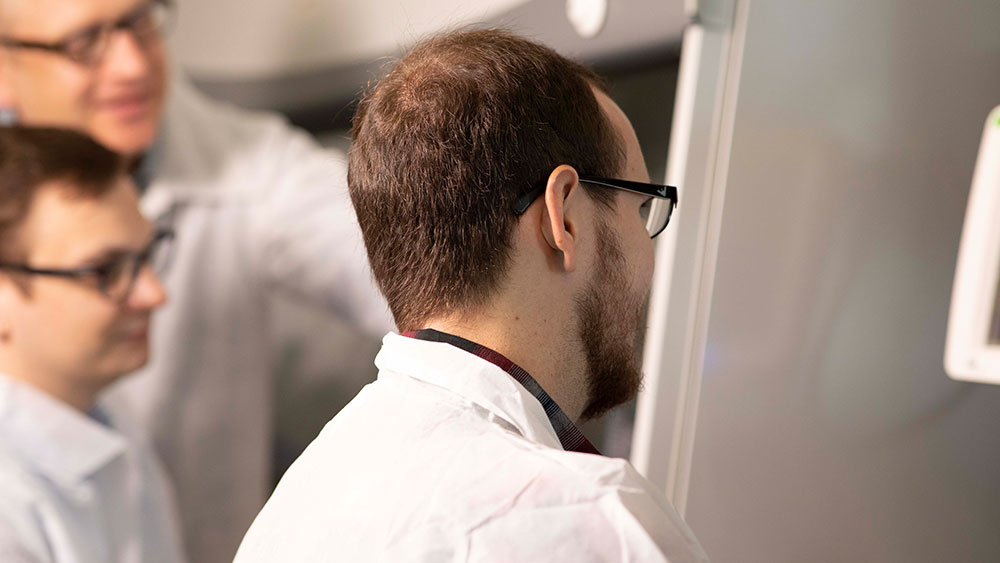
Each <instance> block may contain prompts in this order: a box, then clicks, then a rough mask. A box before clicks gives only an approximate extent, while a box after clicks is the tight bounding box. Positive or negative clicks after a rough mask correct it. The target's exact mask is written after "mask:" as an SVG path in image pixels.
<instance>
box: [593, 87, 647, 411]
mask: <svg viewBox="0 0 1000 563" xmlns="http://www.w3.org/2000/svg"><path fill="white" fill-rule="evenodd" d="M595 95H597V99H598V102H599V103H600V104H601V107H602V108H603V109H604V111H605V114H606V115H607V116H608V118H609V119H610V120H611V123H612V124H613V125H614V126H615V129H616V130H617V131H618V134H619V135H620V137H621V139H622V141H623V142H624V145H625V166H624V168H623V170H622V172H621V173H620V174H619V177H620V178H621V179H623V180H634V181H638V182H648V181H649V176H648V174H647V173H646V163H645V160H644V159H643V157H642V152H641V150H640V149H639V141H638V139H637V138H636V136H635V131H633V129H632V125H631V124H630V123H629V121H628V118H626V117H625V114H624V113H622V111H621V109H620V108H619V107H618V106H617V105H616V104H615V103H614V102H613V101H611V99H610V98H608V97H607V96H606V95H605V94H603V93H602V92H596V91H595ZM648 199H649V197H648V196H642V195H639V194H634V193H630V192H624V191H618V192H617V193H616V194H615V206H614V209H613V210H611V211H600V212H598V224H597V229H596V233H597V238H598V240H597V249H598V252H597V256H598V258H597V260H598V262H597V264H596V265H595V267H594V271H593V273H592V274H591V279H590V283H589V284H588V285H587V287H586V288H585V289H584V291H583V292H582V293H581V294H580V295H578V296H577V298H576V304H577V318H578V322H579V334H580V340H581V341H582V343H583V349H584V351H585V353H586V355H587V380H588V384H589V400H588V403H587V405H586V406H585V408H584V412H583V415H582V418H584V419H588V418H594V417H597V416H600V415H601V414H603V413H604V412H606V411H607V410H609V409H611V408H612V407H615V406H618V405H620V404H622V403H625V402H628V401H630V400H631V399H632V398H634V397H635V395H636V393H638V391H639V386H640V384H641V383H642V372H641V367H640V362H639V357H640V353H639V352H640V351H639V348H638V342H639V337H640V335H641V333H642V330H643V328H644V322H643V321H644V317H643V303H644V302H645V299H646V295H647V294H648V293H649V288H650V284H651V283H652V277H653V243H652V240H650V238H649V232H648V231H647V230H646V224H645V220H644V219H643V217H644V216H643V214H642V212H641V209H640V208H641V207H642V206H643V204H644V203H645V202H646V201H647V200H648Z"/></svg>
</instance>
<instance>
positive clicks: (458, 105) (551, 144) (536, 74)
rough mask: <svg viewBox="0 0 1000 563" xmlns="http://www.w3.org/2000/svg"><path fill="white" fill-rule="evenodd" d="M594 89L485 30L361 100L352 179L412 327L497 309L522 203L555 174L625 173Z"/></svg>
mask: <svg viewBox="0 0 1000 563" xmlns="http://www.w3.org/2000/svg"><path fill="white" fill-rule="evenodd" d="M595 87H596V88H599V89H602V90H603V89H604V86H603V82H602V81H601V79H600V78H599V77H598V76H597V75H596V74H594V73H593V72H592V71H590V70H589V69H587V68H585V67H583V66H581V65H579V64H577V63H575V62H573V61H570V60H568V59H566V58H564V57H562V56H560V55H559V54H557V53H556V52H554V51H553V50H551V49H549V48H547V47H544V46H542V45H539V44H537V43H533V42H531V41H528V40H526V39H523V38H521V37H517V36H515V35H513V34H510V33H507V32H504V31H498V30H478V31H462V32H454V33H449V34H446V35H442V36H438V37H435V38H432V39H430V40H428V41H425V42H423V43H422V44H420V45H419V46H417V47H416V48H414V49H413V50H412V51H411V52H410V53H409V54H407V55H406V56H405V57H403V59H402V60H400V61H399V62H398V63H397V64H396V66H395V67H394V68H393V69H392V70H391V71H390V72H389V74H388V75H387V76H386V77H385V78H384V79H382V80H381V81H380V82H379V83H378V84H377V85H376V86H375V87H374V89H372V90H371V91H369V92H368V93H367V94H366V95H365V96H364V97H363V98H362V99H361V101H360V103H359V105H358V109H357V113H356V114H355V117H354V127H353V132H352V136H353V144H352V146H351V150H350V156H349V168H348V180H347V181H348V186H349V188H350V193H351V200H352V202H353V204H354V208H355V211H356V212H357V216H358V222H359V223H360V225H361V230H362V233H363V235H364V240H365V246H366V248H367V250H368V257H369V260H370V262H371V266H372V272H373V273H374V276H375V279H376V281H377V282H378V284H379V287H380V288H381V290H382V293H383V294H384V295H385V297H386V300H387V301H388V303H389V308H390V309H391V310H392V314H393V316H394V317H395V319H396V324H397V325H398V327H399V328H400V330H408V329H416V328H422V323H424V322H426V321H427V319H429V318H430V317H432V316H433V315H443V314H450V313H454V312H457V311H460V310H462V309H466V308H469V307H474V306H476V305H480V304H482V303H483V302H484V301H485V300H486V298H487V297H488V296H489V295H490V294H491V293H492V292H493V291H494V290H495V289H496V288H497V287H498V286H499V284H500V283H501V282H502V281H503V279H504V277H505V275H506V273H507V268H508V265H509V262H510V251H511V238H512V233H513V228H514V225H515V224H516V223H517V220H518V219H517V217H516V216H515V214H514V213H513V212H512V210H511V208H512V205H513V203H514V201H515V200H516V199H517V198H518V197H519V196H521V195H523V194H524V193H526V192H528V191H530V190H531V188H532V187H533V186H535V185H538V183H539V182H544V181H545V180H546V179H547V177H548V175H549V173H550V172H551V171H552V170H553V169H554V168H555V167H556V166H559V165H560V164H569V165H571V166H573V167H575V168H576V169H577V171H578V172H579V173H580V174H589V175H595V176H613V175H615V174H616V173H618V172H619V170H620V168H621V166H622V163H623V162H624V149H623V145H622V140H621V139H620V137H619V135H618V133H617V132H616V131H615V129H614V127H613V125H612V124H611V123H610V121H609V120H608V118H607V117H606V116H605V114H604V112H603V111H602V110H601V107H600V105H599V104H598V102H597V99H596V97H595V96H594V93H593V91H592V88H595ZM584 189H585V190H586V191H587V193H588V194H590V196H591V197H592V198H593V199H595V200H596V201H598V202H599V203H601V204H604V205H610V203H611V201H612V200H613V198H614V193H613V192H612V191H609V190H603V191H601V190H598V189H595V188H591V187H590V186H586V185H584Z"/></svg>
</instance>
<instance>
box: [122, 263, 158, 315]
mask: <svg viewBox="0 0 1000 563" xmlns="http://www.w3.org/2000/svg"><path fill="white" fill-rule="evenodd" d="M166 302H167V290H166V289H164V288H163V283H161V282H160V279H159V278H158V277H157V276H156V273H155V272H154V271H153V268H152V266H150V265H149V264H146V265H144V266H143V267H142V270H140V271H139V277H138V278H137V279H136V280H135V286H133V287H132V292H131V293H130V294H129V296H128V306H129V308H131V309H135V310H141V311H145V310H152V309H156V308H157V307H159V306H161V305H163V304H164V303H166Z"/></svg>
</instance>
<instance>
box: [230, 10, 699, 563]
mask: <svg viewBox="0 0 1000 563" xmlns="http://www.w3.org/2000/svg"><path fill="white" fill-rule="evenodd" d="M352 135H353V141H354V142H353V144H352V145H351V150H350V157H349V172H348V184H349V186H350V190H351V199H352V201H353V203H354V207H355V209H356V210H357V214H358V220H359V222H360V224H361V229H362V232H363V233H364V239H365V246H366V247H367V249H368V255H369V258H370V260H371V264H372V271H373V272H374V275H375V279H376V280H377V281H378V283H379V286H380V287H381V289H382V291H383V293H384V294H385V296H386V299H387V300H388V302H389V306H390V308H391V309H392V312H393V315H394V316H395V319H396V323H397V325H398V326H399V328H400V329H401V330H402V331H403V332H402V334H396V333H389V334H388V335H386V336H385V338H384V339H383V341H382V349H381V351H380V352H379V353H378V357H377V358H376V360H375V363H376V365H377V366H378V367H379V369H380V371H379V375H378V380H377V381H376V382H375V383H372V384H370V385H368V386H367V387H365V389H364V390H363V391H362V392H361V393H360V394H359V395H358V396H357V397H356V398H355V399H354V400H353V401H351V403H350V404H348V405H347V407H345V408H344V409H343V410H342V411H341V412H340V413H339V414H338V415H337V416H336V417H335V418H334V419H333V420H332V421H330V422H329V423H328V424H327V426H326V427H325V428H324V429H323V432H322V433H321V434H320V435H319V437H317V438H316V440H315V441H313V443H312V444H311V445H310V446H309V447H308V448H307V449H306V451H305V452H304V453H303V454H302V456H301V457H300V458H299V459H298V460H297V461H296V462H295V463H294V464H293V465H292V466H291V468H289V470H288V471H287V472H286V473H285V476H284V477H283V478H282V480H281V482H280V483H279V484H278V487H277V488H276V489H275V492H274V494H273V495H272V496H271V498H270V500H268V502H267V504H266V505H265V506H264V509H263V510H262V511H261V513H260V514H259V515H258V516H257V519H256V520H255V521H254V523H253V526H251V528H250V530H249V531H248V532H247V535H246V537H245V538H244V540H243V543H242V544H241V546H240V551H239V552H238V553H237V556H236V561H237V562H238V563H263V562H278V561H393V562H405V561H477V562H488V561H495V562H498V563H499V562H508V561H530V562H532V563H540V562H546V561H551V562H565V561H601V562H615V561H620V562H625V561H628V562H639V561H642V562H665V561H671V562H673V563H679V562H684V561H704V560H705V559H706V558H705V554H704V552H703V551H702V549H701V547H700V546H699V545H698V541H697V540H696V539H695V537H694V535H693V534H692V533H691V531H690V530H689V529H688V527H687V525H686V524H685V523H684V521H683V520H682V519H681V517H680V516H679V515H678V514H677V512H676V511H674V509H673V507H671V506H670V503H669V502H667V499H666V498H664V496H663V495H662V493H660V492H658V491H656V489H655V487H653V485H652V484H650V483H649V482H648V481H646V480H645V479H643V478H642V477H641V476H640V475H639V474H638V473H636V471H635V470H634V469H633V468H632V466H631V465H629V464H628V462H626V461H625V460H622V459H611V458H606V457H603V456H601V455H600V453H599V452H598V451H597V449H596V448H595V447H594V446H593V445H592V444H591V443H590V442H589V441H588V440H587V438H586V437H584V435H583V434H582V433H581V432H580V430H579V429H578V428H577V426H576V424H577V423H578V422H579V421H581V420H586V419H590V418H593V417H597V416H600V415H601V414H603V413H605V412H606V411H607V410H608V409H610V408H612V407H614V406H616V405H619V404H621V403H624V402H626V401H628V400H629V399H631V398H632V397H634V396H635V393H636V392H637V390H638V388H639V384H640V381H641V376H640V370H639V362H638V352H639V350H638V345H637V341H638V337H639V335H640V333H641V331H642V324H643V314H642V312H643V300H644V299H645V296H646V294H647V292H648V291H649V286H650V283H651V279H652V274H653V243H652V241H651V238H652V237H654V236H656V235H657V234H658V233H660V232H661V231H662V230H663V229H664V228H665V227H666V226H667V222H668V220H669V218H670V213H671V211H672V210H673V208H674V206H675V205H676V203H677V191H676V189H674V188H673V187H671V186H663V185H654V184H649V183H648V182H649V178H648V176H647V174H646V166H645V162H644V160H643V157H642V153H641V151H640V149H639V144H638V140H637V139H636V135H635V132H634V131H633V129H632V125H631V124H630V123H629V121H628V118H626V117H625V114H624V113H622V110H621V109H620V108H619V107H618V106H617V105H616V104H615V103H614V102H613V101H612V100H611V98H609V97H608V94H607V93H606V92H605V90H604V88H603V86H602V82H601V80H600V78H598V77H597V76H596V75H594V73H592V72H591V71H589V70H588V69H586V68H583V67H581V66H580V65H578V64H576V63H573V62H572V61H569V60H567V59H565V58H563V57H561V56H559V55H558V54H556V53H555V52H553V51H552V50H550V49H548V48H546V47H544V46H542V45H538V44H536V43H532V42H530V41H528V40H525V39H522V38H519V37H517V36H514V35H511V34H507V33H504V32H499V31H490V30H485V31H472V32H460V33H453V34H448V35H443V36H440V37H437V38H433V39H431V40H429V41H426V42H424V43H423V44H421V45H419V46H417V47H416V48H415V49H413V50H412V51H410V53H409V54H407V55H406V56H405V57H404V58H403V59H402V60H401V61H400V62H399V63H398V64H397V65H396V66H395V67H394V68H393V69H392V70H391V71H390V72H389V74H388V75H387V76H386V77H385V78H383V79H382V80H381V81H380V82H379V83H378V84H377V85H376V86H375V87H374V89H372V90H371V91H370V92H369V93H367V94H366V95H365V96H364V97H363V98H362V100H361V102H360V103H359V105H358V110H357V113H356V114H355V118H354V126H353V132H352Z"/></svg>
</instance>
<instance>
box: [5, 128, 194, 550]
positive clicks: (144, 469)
mask: <svg viewBox="0 0 1000 563" xmlns="http://www.w3.org/2000/svg"><path fill="white" fill-rule="evenodd" d="M170 240H171V233H170V232H169V231H166V230H157V229H154V227H153V225H152V224H151V223H150V222H149V221H148V220H146V219H145V218H144V217H143V215H142V213H141V211H140V210H139V198H138V194H137V192H136V190H135V185H134V184H133V183H132V181H131V179H130V178H129V177H128V176H127V174H126V172H125V163H124V162H123V160H122V159H121V157H119V156H118V155H116V154H115V153H113V152H111V151H109V150H107V149H106V148H104V147H102V146H101V145H99V144H97V143H95V142H94V141H93V140H91V139H90V138H88V137H86V136H84V135H82V134H80V133H77V132H74V131H69V130H61V129H30V128H21V127H13V128H0V561H15V562H16V561H78V562H90V561H93V562H109V561H121V562H124V561H136V562H138V561H180V560H183V555H182V553H183V552H182V546H181V542H180V535H179V530H178V523H177V522H176V516H175V514H174V507H173V505H172V495H171V494H169V493H168V485H167V484H166V480H165V478H164V476H163V474H162V472H161V470H160V467H159V465H158V462H157V461H156V458H155V456H154V455H153V454H152V451H151V449H150V447H149V446H148V445H147V444H146V443H145V441H144V439H143V438H142V437H141V436H142V434H141V432H138V431H137V429H136V428H135V427H134V426H132V425H130V423H129V420H128V418H127V414H126V412H123V411H122V410H121V409H120V405H116V404H115V403H114V402H113V401H109V400H107V398H106V397H103V396H102V391H104V390H105V389H106V388H107V387H108V386H109V385H111V384H112V383H113V382H115V381H116V380H117V379H118V378H120V377H122V376H123V375H125V374H127V373H129V372H132V371H134V370H136V369H138V368H139V367H141V366H142V365H143V364H145V363H146V359H147V357H148V354H149V351H148V349H149V346H148V339H149V332H150V317H151V314H152V313H153V311H154V310H155V309H157V308H159V307H160V306H161V305H163V304H164V302H165V300H166V294H165V292H164V289H163V287H162V286H161V285H160V281H159V279H158V278H157V275H158V274H157V273H156V272H154V269H153V267H154V266H157V267H161V268H162V267H164V266H165V265H166V259H167V258H168V256H169V249H168V246H169V243H170Z"/></svg>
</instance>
